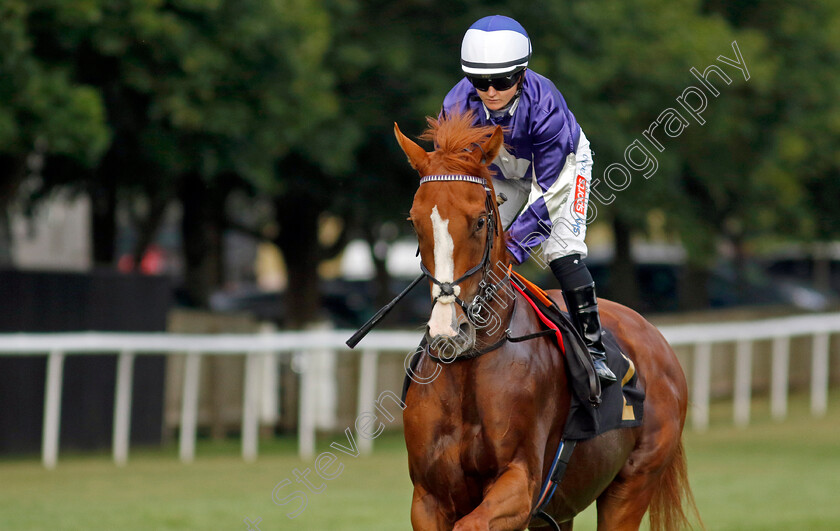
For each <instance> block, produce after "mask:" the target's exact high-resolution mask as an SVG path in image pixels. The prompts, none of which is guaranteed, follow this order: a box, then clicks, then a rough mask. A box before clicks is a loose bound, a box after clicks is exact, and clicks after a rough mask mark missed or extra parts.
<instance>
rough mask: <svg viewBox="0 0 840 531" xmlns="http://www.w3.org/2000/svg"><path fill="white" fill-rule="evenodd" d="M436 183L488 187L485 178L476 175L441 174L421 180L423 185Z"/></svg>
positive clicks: (427, 176)
mask: <svg viewBox="0 0 840 531" xmlns="http://www.w3.org/2000/svg"><path fill="white" fill-rule="evenodd" d="M436 181H463V182H468V183H475V184H480V185H482V186H484V187H485V188H486V187H487V181H485V180H484V177H477V176H475V175H461V174H457V173H452V174H441V175H426V176H425V177H423V178H421V179H420V184H423V183H430V182H436Z"/></svg>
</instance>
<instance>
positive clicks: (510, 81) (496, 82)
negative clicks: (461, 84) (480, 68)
mask: <svg viewBox="0 0 840 531" xmlns="http://www.w3.org/2000/svg"><path fill="white" fill-rule="evenodd" d="M523 72H524V70H520V71H519V72H515V73H513V74H511V75H509V76H505V77H494V78H492V79H487V78H484V77H472V76H467V79H469V80H470V83H472V86H473V87H475V90H480V91H481V92H485V91H487V90H490V87H493V88H494V89H496V90H499V91H502V90H508V89H510V88H511V87H513V86H514V85H516V83H518V82H519V79H520V78H521V77H522V73H523Z"/></svg>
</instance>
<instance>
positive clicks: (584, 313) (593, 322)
mask: <svg viewBox="0 0 840 531" xmlns="http://www.w3.org/2000/svg"><path fill="white" fill-rule="evenodd" d="M563 298H564V299H565V300H566V307H567V308H568V309H569V316H570V317H571V318H572V323H574V325H575V328H577V330H578V332H580V335H581V336H583V342H584V343H585V344H586V347H587V348H588V349H589V355H590V356H591V357H592V364H593V365H594V366H595V374H597V375H598V378H600V379H601V381H602V382H604V384H606V385H609V384H610V383H612V382H614V381H616V377H615V374H613V372H612V371H611V370H610V368H609V367H607V354H606V351H605V350H604V343H603V342H602V341H601V333H602V331H601V319H600V317H599V316H598V299H597V298H596V297H595V283H594V282H593V283H591V284H588V285H586V286H582V287H579V288H575V289H570V290H563Z"/></svg>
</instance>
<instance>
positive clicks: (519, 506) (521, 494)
mask: <svg viewBox="0 0 840 531" xmlns="http://www.w3.org/2000/svg"><path fill="white" fill-rule="evenodd" d="M532 487H533V485H531V481H530V480H529V474H528V472H527V471H526V470H525V469H524V468H523V467H522V466H517V465H511V466H510V467H508V469H507V470H505V471H504V472H503V473H502V474H501V475H500V476H499V477H498V478H497V479H496V481H495V482H494V483H493V485H492V486H490V487H489V488H488V489H487V491H486V492H485V493H484V499H483V500H482V502H481V504H480V505H479V506H478V507H476V508H475V509H474V510H473V511H472V512H471V513H470V514H468V515H467V516H465V517H463V518H461V519H460V520H458V521H457V522H456V523H455V528H454V529H453V531H490V530H513V529H525V528H526V527H527V526H528V522H529V521H530V519H531V491H532V490H533V488H532Z"/></svg>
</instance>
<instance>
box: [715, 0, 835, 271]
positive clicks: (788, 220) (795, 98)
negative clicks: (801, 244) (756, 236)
mask: <svg viewBox="0 0 840 531" xmlns="http://www.w3.org/2000/svg"><path fill="white" fill-rule="evenodd" d="M705 5H706V8H707V9H708V10H710V11H713V12H716V13H720V14H721V15H722V16H724V17H726V19H727V20H729V21H730V22H731V23H732V24H733V25H735V26H736V27H739V28H749V29H751V30H753V31H759V32H761V33H762V34H763V35H765V36H766V37H767V39H768V42H770V43H772V52H773V57H774V60H775V61H776V64H777V68H776V69H775V71H774V73H773V74H774V75H773V78H772V81H771V83H770V84H769V87H768V88H767V90H765V91H764V92H763V93H762V95H761V96H762V98H761V100H760V101H761V105H760V106H759V107H758V109H757V111H758V112H757V113H756V116H755V117H754V120H755V123H756V124H758V125H759V126H760V133H761V137H760V138H761V144H760V147H759V149H760V157H759V158H758V163H757V164H756V165H755V167H754V168H753V171H752V175H751V177H752V178H753V179H755V180H756V181H761V182H765V183H766V182H780V181H783V182H788V183H790V181H791V180H792V181H794V182H795V184H796V185H795V186H794V185H791V184H789V185H788V186H786V187H784V188H783V189H781V190H779V191H780V192H781V193H779V194H778V196H776V197H772V198H768V199H769V200H770V201H771V202H772V203H774V204H775V205H787V206H788V208H786V209H784V211H783V215H784V217H785V223H782V224H781V226H779V227H777V228H778V232H779V233H780V234H781V235H783V236H786V237H788V238H791V239H794V240H806V241H815V242H818V241H820V240H822V241H829V240H832V239H837V238H838V237H840V209H838V208H837V198H838V197H840V184H838V183H840V154H838V150H837V143H838V140H840V37H839V36H838V32H837V28H840V4H838V3H837V2H834V1H831V0H808V1H806V2H796V3H789V2H779V1H765V2H749V3H743V4H742V3H735V4H733V3H730V2H722V1H719V0H708V1H707V2H706V4H705ZM773 210H778V206H776V208H774V209H773ZM816 247H817V249H819V245H817V246H816ZM815 254H816V255H817V256H816V258H817V259H818V260H819V259H820V258H821V257H820V256H819V255H820V253H819V252H817V253H815ZM822 258H824V257H822ZM823 283H824V284H825V286H824V287H827V278H823Z"/></svg>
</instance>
